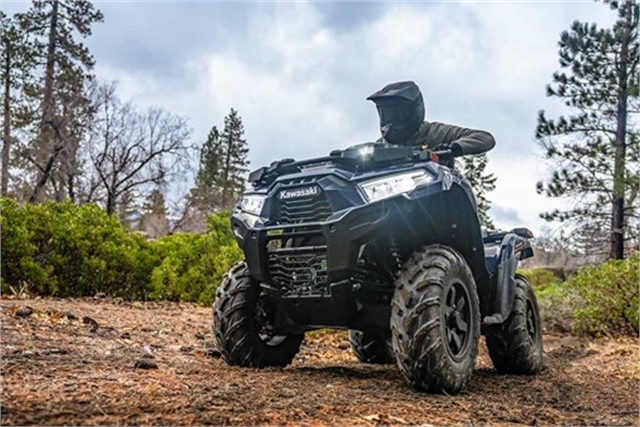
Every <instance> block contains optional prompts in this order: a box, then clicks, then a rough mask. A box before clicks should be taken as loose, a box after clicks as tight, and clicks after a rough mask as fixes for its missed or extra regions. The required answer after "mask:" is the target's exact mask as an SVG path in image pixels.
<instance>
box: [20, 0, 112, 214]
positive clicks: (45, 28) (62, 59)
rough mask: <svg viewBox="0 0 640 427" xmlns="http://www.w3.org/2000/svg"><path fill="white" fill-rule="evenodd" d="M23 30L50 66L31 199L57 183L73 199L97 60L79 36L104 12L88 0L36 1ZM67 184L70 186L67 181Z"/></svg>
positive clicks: (41, 91) (42, 92)
mask: <svg viewBox="0 0 640 427" xmlns="http://www.w3.org/2000/svg"><path fill="white" fill-rule="evenodd" d="M17 18H18V19H19V20H20V22H21V25H22V27H23V28H24V29H25V31H27V32H28V33H29V34H30V35H31V36H32V37H34V39H35V42H36V45H37V46H38V47H39V49H38V52H37V55H38V56H39V58H40V60H41V62H42V63H43V64H44V70H43V78H42V83H41V86H40V88H39V90H38V91H37V92H36V93H34V94H33V95H34V96H35V97H36V98H37V99H38V101H39V103H40V111H39V115H40V119H39V123H38V126H37V128H38V129H37V136H36V138H35V141H34V143H33V145H32V150H31V151H32V153H33V155H32V157H31V158H32V161H33V163H34V164H35V166H36V168H37V169H38V173H37V175H38V179H37V182H36V183H35V185H34V188H33V193H32V195H31V198H30V201H31V202H36V201H39V200H40V199H41V198H42V197H43V192H44V188H45V185H46V184H47V182H48V181H50V180H51V181H52V183H53V184H54V186H57V190H55V193H56V194H55V195H56V197H57V198H60V196H61V194H62V190H61V189H62V188H63V187H66V188H67V191H69V195H71V196H72V195H73V183H72V181H69V180H73V177H74V176H75V175H77V174H78V173H79V171H77V170H75V169H76V160H77V159H76V158H75V156H76V154H77V146H78V144H79V136H78V132H80V131H81V129H79V128H78V126H77V125H78V124H79V123H81V122H84V120H82V119H80V120H79V117H81V116H84V115H86V114H89V113H90V112H91V111H90V108H89V102H88V99H87V97H86V96H85V95H84V88H85V84H86V82H87V81H88V80H91V79H92V76H91V74H90V72H91V70H92V68H93V66H94V60H93V57H92V56H91V54H90V52H89V49H88V48H87V47H86V46H85V45H83V44H82V43H80V42H78V41H77V40H76V39H75V38H74V37H76V36H79V37H81V38H85V37H88V36H90V35H91V26H92V24H93V23H95V22H101V21H102V20H103V16H102V13H101V12H100V11H99V10H96V9H95V8H94V5H93V4H92V3H91V2H90V1H88V0H75V1H71V0H65V1H63V0H44V1H34V2H33V5H32V7H31V9H29V11H27V12H26V13H25V14H19V15H18V16H17ZM63 181H65V182H63Z"/></svg>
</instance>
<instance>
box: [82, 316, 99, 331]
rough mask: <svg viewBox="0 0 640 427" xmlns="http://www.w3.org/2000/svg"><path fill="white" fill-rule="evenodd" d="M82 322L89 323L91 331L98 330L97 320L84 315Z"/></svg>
mask: <svg viewBox="0 0 640 427" xmlns="http://www.w3.org/2000/svg"><path fill="white" fill-rule="evenodd" d="M82 323H84V324H85V325H88V326H89V330H91V332H95V331H97V330H98V327H99V325H98V322H96V321H95V320H93V319H92V318H91V317H89V316H84V317H83V318H82Z"/></svg>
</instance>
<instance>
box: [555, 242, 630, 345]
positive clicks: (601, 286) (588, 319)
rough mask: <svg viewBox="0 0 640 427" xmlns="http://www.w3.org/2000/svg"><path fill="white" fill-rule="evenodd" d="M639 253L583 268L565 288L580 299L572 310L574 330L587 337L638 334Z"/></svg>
mask: <svg viewBox="0 0 640 427" xmlns="http://www.w3.org/2000/svg"><path fill="white" fill-rule="evenodd" d="M639 260H640V254H639V253H638V252H635V253H633V254H631V256H629V258H628V259H626V260H611V261H608V262H606V263H604V264H601V265H597V266H591V267H585V268H583V269H582V270H580V271H579V272H578V273H577V274H576V275H575V276H573V277H572V278H571V279H570V280H569V281H568V282H567V286H568V287H569V288H570V289H574V290H575V291H576V292H577V293H578V294H579V295H580V296H581V297H582V298H583V300H584V304H583V305H581V306H580V307H578V308H577V309H576V312H575V315H576V325H575V328H576V331H577V332H584V333H587V334H590V335H596V336H597V335H611V334H630V335H638V318H639V311H638V276H639V273H640V262H639Z"/></svg>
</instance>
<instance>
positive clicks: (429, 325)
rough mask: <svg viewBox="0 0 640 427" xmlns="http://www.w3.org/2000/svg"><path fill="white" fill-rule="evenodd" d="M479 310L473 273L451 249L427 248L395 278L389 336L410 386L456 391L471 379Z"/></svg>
mask: <svg viewBox="0 0 640 427" xmlns="http://www.w3.org/2000/svg"><path fill="white" fill-rule="evenodd" d="M479 336H480V310H479V303H478V295H477V291H476V285H475V281H474V279H473V275H472V273H471V270H470V269H469V266H468V265H467V263H466V261H465V260H464V258H463V257H462V255H460V254H459V253H458V252H457V251H455V250H454V249H452V248H449V247H446V246H441V245H432V246H427V247H425V248H424V249H422V250H421V251H420V252H416V253H415V254H414V256H413V257H412V258H411V259H410V260H409V261H407V262H406V263H405V265H404V266H403V268H402V271H401V274H400V276H399V277H398V279H397V280H396V290H395V293H394V295H393V301H392V307H391V337H392V340H391V342H392V345H393V350H394V353H395V355H396V361H397V363H398V366H399V367H400V370H401V372H402V373H403V375H404V376H405V378H406V379H407V380H408V381H409V384H411V386H412V387H414V388H415V389H417V390H421V391H429V392H436V393H447V394H454V393H457V392H459V391H460V389H461V388H462V387H463V386H464V385H465V384H466V383H467V382H468V381H469V379H470V378H471V373H472V371H473V367H474V365H475V361H476V356H477V355H478V339H479Z"/></svg>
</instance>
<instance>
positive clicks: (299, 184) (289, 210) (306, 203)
mask: <svg viewBox="0 0 640 427" xmlns="http://www.w3.org/2000/svg"><path fill="white" fill-rule="evenodd" d="M296 192H299V194H295V193H296ZM286 194H290V195H294V197H283V195H286ZM329 215H331V206H330V205H329V202H328V200H327V197H326V195H325V194H324V191H322V189H321V188H320V186H318V184H317V178H315V177H310V178H304V179H298V180H291V181H288V182H286V187H283V188H281V189H280V191H279V193H278V195H277V196H276V199H275V211H274V215H273V219H274V220H275V221H276V223H277V224H282V225H288V224H303V223H308V222H322V221H325V220H326V219H327V218H328V217H329Z"/></svg>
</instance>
